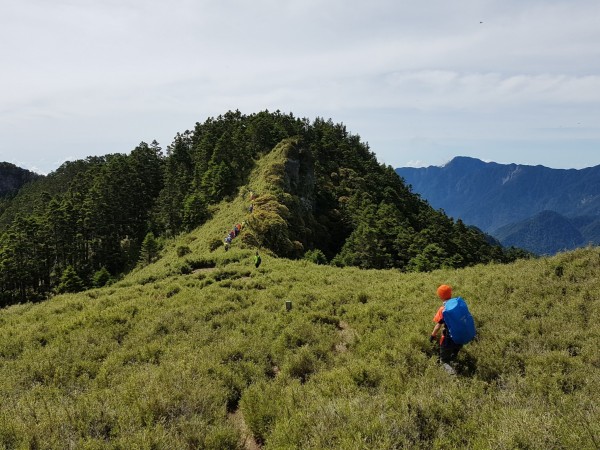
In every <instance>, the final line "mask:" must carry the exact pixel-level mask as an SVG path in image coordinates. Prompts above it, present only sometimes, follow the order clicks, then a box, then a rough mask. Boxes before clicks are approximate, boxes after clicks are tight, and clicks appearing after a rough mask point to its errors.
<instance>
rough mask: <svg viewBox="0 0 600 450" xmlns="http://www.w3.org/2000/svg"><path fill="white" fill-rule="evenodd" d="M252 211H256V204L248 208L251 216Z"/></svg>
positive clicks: (251, 204)
mask: <svg viewBox="0 0 600 450" xmlns="http://www.w3.org/2000/svg"><path fill="white" fill-rule="evenodd" d="M252 211H254V203H250V207H249V208H248V212H249V213H250V214H252Z"/></svg>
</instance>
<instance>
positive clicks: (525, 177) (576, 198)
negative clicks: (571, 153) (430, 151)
mask: <svg viewBox="0 0 600 450" xmlns="http://www.w3.org/2000/svg"><path fill="white" fill-rule="evenodd" d="M396 173H397V174H398V175H400V176H401V177H402V178H403V179H404V180H405V181H406V183H408V184H409V185H410V186H411V187H412V189H413V190H414V192H416V193H418V194H419V195H421V196H422V197H423V198H424V199H426V200H427V201H428V202H429V203H430V204H431V205H432V206H433V207H434V208H441V209H443V210H444V211H445V212H446V213H447V214H448V215H450V216H451V217H455V218H460V219H461V220H463V221H464V222H465V223H468V224H472V225H475V226H477V227H479V228H481V229H482V230H483V231H485V232H488V233H490V234H492V235H494V233H495V231H496V230H498V229H500V228H501V227H504V226H509V225H511V224H515V223H517V222H521V221H526V220H528V219H530V218H532V217H533V216H534V215H535V214H538V213H540V212H542V211H548V210H549V211H555V212H556V213H558V214H560V215H562V216H564V217H565V218H567V219H569V220H573V219H575V218H577V217H588V218H593V220H591V222H589V223H588V224H587V225H586V229H585V230H584V229H580V230H579V232H580V233H582V234H583V235H584V236H585V240H586V241H591V242H594V243H598V242H600V234H598V233H597V232H596V231H597V229H598V228H599V227H600V225H595V224H594V222H595V221H596V220H600V165H599V166H593V167H588V168H584V169H551V168H548V167H545V166H542V165H536V166H529V165H521V164H498V163H494V162H483V161H481V160H478V159H476V158H470V157H456V158H454V159H452V160H451V161H449V162H448V163H447V164H445V165H444V166H442V167H437V166H429V167H427V168H409V167H405V168H398V169H396ZM574 223H577V221H576V222H574ZM536 229H537V230H538V231H540V230H542V229H543V228H536ZM555 231H556V230H555ZM552 233H554V231H553V232H552ZM494 236H495V235H494ZM495 237H497V236H495ZM531 238H535V237H534V236H532V237H531ZM530 240H531V239H529V238H528V241H530ZM501 242H502V240H501ZM508 242H511V243H514V241H512V240H510V241H508ZM508 242H503V244H504V245H508ZM520 243H521V244H522V242H520ZM519 246H521V247H523V248H525V249H528V250H531V247H529V248H528V247H527V246H525V245H519ZM534 247H535V246H534Z"/></svg>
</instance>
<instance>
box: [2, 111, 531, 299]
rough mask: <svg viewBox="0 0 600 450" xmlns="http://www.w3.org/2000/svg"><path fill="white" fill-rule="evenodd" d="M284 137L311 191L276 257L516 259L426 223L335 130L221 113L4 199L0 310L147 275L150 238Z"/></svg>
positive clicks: (408, 261) (292, 203)
mask: <svg viewBox="0 0 600 450" xmlns="http://www.w3.org/2000/svg"><path fill="white" fill-rule="evenodd" d="M292 137H293V138H295V139H296V142H298V144H297V145H299V146H300V147H301V148H302V149H303V151H304V154H305V155H306V157H305V158H303V164H304V166H305V167H303V170H304V173H303V176H304V178H307V179H310V181H311V182H310V183H304V185H303V186H300V187H298V186H296V192H294V191H293V190H292V191H291V192H290V194H291V195H289V196H288V197H287V198H288V203H289V204H288V206H289V210H290V211H291V214H292V215H291V217H289V218H288V219H289V221H290V224H291V225H290V231H289V232H290V238H291V239H293V240H294V241H295V242H297V243H298V245H297V246H296V247H294V248H295V250H294V252H290V251H289V249H287V250H285V251H279V250H280V249H278V248H272V250H273V251H274V252H276V253H279V254H281V256H288V257H302V256H303V255H305V254H306V252H308V255H309V256H310V255H312V257H313V258H316V260H318V261H320V262H331V263H333V264H336V265H339V266H347V265H351V266H360V267H364V268H391V267H396V268H399V269H402V270H419V271H421V270H432V269H435V268H438V267H442V266H450V267H464V266H467V265H471V264H476V263H481V262H489V261H501V262H503V261H507V260H510V259H514V257H515V256H520V254H518V252H516V253H515V252H514V251H513V252H512V253H510V252H506V251H505V250H503V249H502V248H501V247H500V246H498V245H492V244H490V243H488V242H487V241H486V237H485V236H484V235H483V233H481V232H480V231H478V230H476V229H473V228H468V227H466V226H465V225H464V224H462V223H461V222H460V221H457V222H455V221H453V220H452V219H450V218H448V217H447V216H446V215H445V214H444V213H443V211H435V210H433V209H432V208H431V207H430V206H429V205H428V204H427V203H426V202H425V201H423V200H422V199H420V198H419V197H418V196H417V195H415V194H413V193H412V192H411V191H410V189H409V188H408V187H407V186H406V185H405V184H404V183H403V182H402V180H401V179H400V178H399V177H398V176H397V175H396V174H395V172H394V170H393V169H392V168H391V167H386V166H384V165H380V164H379V163H378V162H377V160H376V158H375V155H374V154H373V153H372V152H371V151H370V149H369V147H368V145H367V144H365V143H363V142H361V140H360V137H359V136H358V135H353V134H351V133H349V132H348V131H347V130H346V128H345V126H344V125H342V124H335V123H333V122H332V121H331V120H324V119H321V118H317V119H315V120H314V121H313V122H310V121H309V120H308V119H300V118H296V117H294V116H293V115H292V114H283V113H281V112H279V111H276V112H269V111H263V112H259V113H256V114H251V115H243V114H241V113H240V112H239V111H229V112H227V113H226V114H224V115H221V116H218V117H216V118H209V119H207V120H206V121H205V122H204V123H196V125H195V128H194V129H193V130H192V131H190V130H187V131H185V132H183V133H178V134H177V135H176V136H175V138H174V140H173V142H172V143H171V145H169V146H168V147H167V148H166V151H165V152H163V150H162V148H161V147H160V146H159V144H158V143H157V142H152V143H151V144H150V145H148V144H146V143H144V142H142V143H140V145H139V146H137V147H136V148H135V149H134V150H132V151H131V152H130V153H129V154H109V155H105V156H101V157H88V158H86V159H85V160H78V161H72V162H67V163H65V164H63V165H62V166H61V167H60V168H59V169H57V170H56V171H55V172H53V173H51V174H50V175H48V176H46V177H42V178H40V179H37V180H35V181H33V182H31V183H29V184H28V185H25V186H24V187H23V188H22V189H21V190H20V191H19V193H18V194H17V195H16V196H15V197H14V198H12V199H8V200H5V201H4V207H3V210H2V211H1V215H0V233H1V234H0V305H8V304H12V303H17V302H23V301H28V300H34V301H35V300H40V299H43V298H45V297H47V296H48V295H49V294H50V293H53V292H74V291H78V290H81V289H84V288H87V287H92V286H102V285H104V284H105V283H106V282H108V281H109V280H110V279H111V278H114V277H118V276H120V275H122V274H124V273H126V272H128V271H129V270H131V269H132V268H133V267H135V266H136V265H137V264H139V263H140V261H141V263H148V262H151V261H152V260H153V259H154V258H155V257H156V254H157V251H158V250H157V248H158V245H157V239H160V238H163V237H172V236H175V235H177V234H179V233H181V232H184V231H188V230H191V229H193V228H195V227H197V226H199V225H201V224H202V223H204V221H206V220H207V219H208V218H209V210H210V208H209V206H210V205H213V204H216V203H218V202H220V201H222V200H223V199H227V198H231V197H232V196H234V195H235V194H236V192H237V190H238V189H239V187H240V186H243V185H245V184H246V183H247V182H248V177H249V175H250V172H251V170H252V168H253V167H254V165H255V162H256V160H257V159H259V158H260V157H261V156H262V155H264V154H266V153H268V152H270V151H271V150H272V149H273V148H274V147H275V146H276V145H277V144H278V143H279V142H281V141H282V140H285V139H289V138H292ZM307 186H308V187H307ZM298 189H300V190H301V189H304V191H303V192H300V191H298ZM306 189H309V190H308V191H307V190H306ZM306 202H308V203H310V205H308V206H307V205H306ZM302 205H304V206H302ZM315 255H317V256H316V257H315Z"/></svg>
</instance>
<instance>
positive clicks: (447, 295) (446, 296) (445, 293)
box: [437, 284, 452, 300]
mask: <svg viewBox="0 0 600 450" xmlns="http://www.w3.org/2000/svg"><path fill="white" fill-rule="evenodd" d="M437 295H438V297H439V298H441V299H442V300H450V299H451V298H452V287H451V286H448V285H447V284H442V285H441V286H440V287H439V288H437Z"/></svg>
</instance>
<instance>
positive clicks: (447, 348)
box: [440, 336, 462, 364]
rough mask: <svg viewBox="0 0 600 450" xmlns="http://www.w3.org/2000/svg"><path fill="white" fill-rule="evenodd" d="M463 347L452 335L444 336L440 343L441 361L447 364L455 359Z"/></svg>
mask: <svg viewBox="0 0 600 450" xmlns="http://www.w3.org/2000/svg"><path fill="white" fill-rule="evenodd" d="M461 348H462V345H460V344H457V343H456V342H454V341H453V340H452V338H451V337H450V336H444V339H443V340H442V343H441V344H440V361H441V362H442V363H446V364H448V363H450V362H452V361H455V360H456V355H458V352H459V351H460V349H461Z"/></svg>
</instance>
